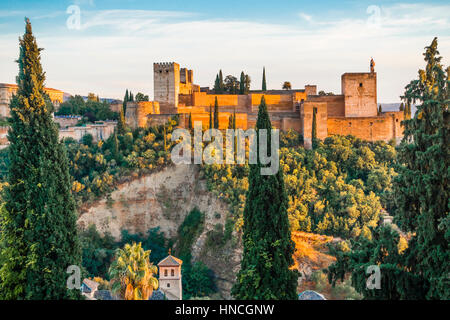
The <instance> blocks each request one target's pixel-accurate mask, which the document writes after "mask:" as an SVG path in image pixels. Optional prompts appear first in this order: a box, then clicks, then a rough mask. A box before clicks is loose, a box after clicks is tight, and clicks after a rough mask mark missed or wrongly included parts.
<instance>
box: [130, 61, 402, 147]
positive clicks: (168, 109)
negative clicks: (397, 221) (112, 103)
mask: <svg viewBox="0 0 450 320" xmlns="http://www.w3.org/2000/svg"><path fill="white" fill-rule="evenodd" d="M153 81H154V101H150V102H128V103H127V108H126V121H127V124H128V125H129V126H131V127H132V128H136V127H146V126H148V125H153V124H162V123H164V122H165V121H166V120H167V119H168V118H169V117H171V116H174V115H179V118H180V125H181V126H182V127H188V125H189V123H188V122H189V120H188V119H189V114H190V115H191V118H192V122H193V123H194V122H195V121H200V122H202V125H203V127H205V128H208V126H209V110H210V107H211V106H212V108H214V103H215V99H216V97H217V101H218V105H219V129H226V128H228V120H229V117H230V116H231V115H232V114H233V113H234V112H235V113H236V126H237V127H238V128H241V129H244V130H246V129H248V128H252V127H254V126H255V124H256V119H257V115H258V106H259V104H260V102H261V98H262V96H264V98H265V100H266V104H267V109H268V112H269V115H270V118H271V121H272V125H273V126H274V127H276V128H278V129H280V130H284V131H286V130H289V129H292V130H295V131H297V132H299V133H300V134H302V135H303V137H304V143H305V147H307V148H310V147H311V136H312V121H313V112H314V111H315V112H316V123H317V137H318V138H319V139H325V138H326V137H327V136H331V135H336V134H338V135H353V136H356V137H358V138H361V139H364V140H368V141H377V140H384V141H389V140H391V139H397V141H400V139H401V138H402V137H403V129H402V127H401V125H400V123H401V121H402V120H403V119H404V116H403V112H402V111H394V112H382V113H381V114H378V107H377V106H378V104H377V74H376V72H375V70H374V63H373V60H372V61H371V64H370V71H369V72H361V73H344V74H343V75H342V76H341V94H339V95H318V94H317V86H315V85H305V87H304V89H293V90H267V91H264V92H263V91H257V90H250V92H249V93H248V94H245V95H239V94H215V93H214V92H212V91H210V90H209V88H200V86H199V85H196V84H194V73H193V71H192V70H188V69H186V68H180V65H179V64H178V63H175V62H165V63H154V64H153Z"/></svg>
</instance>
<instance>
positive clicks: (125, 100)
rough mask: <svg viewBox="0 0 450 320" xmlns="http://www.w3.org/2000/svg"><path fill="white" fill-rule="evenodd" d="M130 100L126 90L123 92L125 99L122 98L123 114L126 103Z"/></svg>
mask: <svg viewBox="0 0 450 320" xmlns="http://www.w3.org/2000/svg"><path fill="white" fill-rule="evenodd" d="M129 99H130V97H129V95H128V89H127V90H126V91H125V97H123V113H124V114H125V113H126V110H127V102H128V100H129Z"/></svg>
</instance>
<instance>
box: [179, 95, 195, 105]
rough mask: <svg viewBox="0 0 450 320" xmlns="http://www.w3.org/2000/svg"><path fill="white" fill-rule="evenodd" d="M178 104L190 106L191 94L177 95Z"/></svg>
mask: <svg viewBox="0 0 450 320" xmlns="http://www.w3.org/2000/svg"><path fill="white" fill-rule="evenodd" d="M180 105H185V106H192V105H193V101H192V94H180V95H179V96H178V107H180Z"/></svg>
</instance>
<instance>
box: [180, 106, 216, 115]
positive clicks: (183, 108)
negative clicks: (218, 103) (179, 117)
mask: <svg viewBox="0 0 450 320" xmlns="http://www.w3.org/2000/svg"><path fill="white" fill-rule="evenodd" d="M212 110H214V108H212ZM178 112H179V113H188V114H189V113H204V112H206V113H208V114H209V106H208V107H203V106H202V107H191V106H178Z"/></svg>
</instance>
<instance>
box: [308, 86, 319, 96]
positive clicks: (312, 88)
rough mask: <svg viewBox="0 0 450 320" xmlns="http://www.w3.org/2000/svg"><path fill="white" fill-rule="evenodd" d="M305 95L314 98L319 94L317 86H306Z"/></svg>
mask: <svg viewBox="0 0 450 320" xmlns="http://www.w3.org/2000/svg"><path fill="white" fill-rule="evenodd" d="M305 94H306V95H308V96H313V95H316V94H317V86H316V85H312V84H307V85H305Z"/></svg>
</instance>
